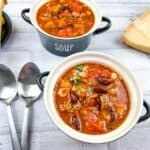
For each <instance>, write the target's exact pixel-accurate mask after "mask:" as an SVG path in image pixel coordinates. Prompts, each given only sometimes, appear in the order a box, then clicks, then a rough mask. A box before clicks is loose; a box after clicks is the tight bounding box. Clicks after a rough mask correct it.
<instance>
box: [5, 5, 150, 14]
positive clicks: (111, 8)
mask: <svg viewBox="0 0 150 150" xmlns="http://www.w3.org/2000/svg"><path fill="white" fill-rule="evenodd" d="M31 6H32V3H11V4H10V5H8V6H7V7H6V8H5V11H6V12H7V13H8V14H9V15H10V16H20V13H21V10H22V9H24V8H30V7H31ZM149 6H150V5H149V4H140V5H138V4H132V5H131V4H129V5H127V6H126V7H125V6H124V4H123V3H119V4H118V3H116V4H109V3H108V4H107V3H102V4H99V3H98V8H99V9H100V10H101V12H102V13H103V15H105V16H122V17H123V16H129V17H130V16H132V15H139V14H140V13H142V12H143V11H144V10H145V9H148V8H149ZM124 7H125V8H124Z"/></svg>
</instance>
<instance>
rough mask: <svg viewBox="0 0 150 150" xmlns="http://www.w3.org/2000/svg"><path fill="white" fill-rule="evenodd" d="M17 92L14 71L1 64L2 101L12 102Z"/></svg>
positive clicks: (0, 96) (0, 87) (0, 93)
mask: <svg viewBox="0 0 150 150" xmlns="http://www.w3.org/2000/svg"><path fill="white" fill-rule="evenodd" d="M16 94H17V84H16V79H15V76H14V74H13V73H12V71H11V70H10V69H9V68H7V67H6V66H5V65H2V64H0V101H2V102H4V103H5V104H10V103H11V102H12V101H13V100H14V97H15V96H16Z"/></svg>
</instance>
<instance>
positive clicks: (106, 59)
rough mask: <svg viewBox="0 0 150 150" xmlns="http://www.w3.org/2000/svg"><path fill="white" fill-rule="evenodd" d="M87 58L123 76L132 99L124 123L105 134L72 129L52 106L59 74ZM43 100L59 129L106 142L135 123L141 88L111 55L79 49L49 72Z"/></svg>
mask: <svg viewBox="0 0 150 150" xmlns="http://www.w3.org/2000/svg"><path fill="white" fill-rule="evenodd" d="M86 62H95V63H99V64H102V65H105V66H108V67H110V68H112V69H113V70H115V71H116V72H118V73H119V74H120V75H121V76H122V77H123V79H124V81H125V83H126V85H127V87H128V92H129V95H130V101H131V108H130V111H129V114H128V116H127V118H126V120H125V121H124V123H123V124H122V125H121V126H120V127H119V128H117V129H115V130H113V131H112V132H109V133H107V134H102V135H88V134H83V133H80V132H78V131H75V130H74V129H72V128H70V127H69V126H68V125H66V124H65V123H64V122H63V121H62V119H61V118H60V116H59V114H58V112H57V110H56V108H55V103H54V97H53V95H54V87H55V84H56V82H57V81H58V79H59V78H60V76H61V75H62V74H63V73H64V72H65V71H66V70H68V69H69V68H70V67H72V66H75V65H77V64H81V63H86ZM44 100H45V105H46V108H47V111H48V113H49V115H50V117H51V119H52V120H53V122H54V123H55V124H56V125H57V127H58V128H59V129H61V130H62V131H63V132H64V133H66V134H67V135H69V136H70V137H72V138H75V139H77V140H80V141H84V142H88V143H106V142H110V141H113V140H115V139H118V138H120V137H122V136H123V135H125V134H126V133H127V132H128V131H129V130H131V128H133V126H134V125H135V124H136V123H137V121H138V119H139V117H140V114H141V109H142V106H143V99H142V94H141V90H140V88H139V86H138V83H137V81H136V80H135V77H134V76H133V74H132V73H131V72H130V71H129V70H128V69H127V68H126V67H124V66H123V65H121V64H120V63H119V62H118V61H116V60H115V59H114V58H112V57H110V56H108V55H106V54H102V53H99V52H82V53H78V54H75V55H72V56H70V57H68V58H66V59H64V60H63V61H62V62H61V63H59V64H58V65H57V66H56V67H54V69H53V70H52V71H51V73H50V75H49V76H48V78H47V81H46V84H45V91H44Z"/></svg>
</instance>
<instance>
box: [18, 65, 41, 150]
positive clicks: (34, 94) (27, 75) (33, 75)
mask: <svg viewBox="0 0 150 150" xmlns="http://www.w3.org/2000/svg"><path fill="white" fill-rule="evenodd" d="M39 74H40V70H39V69H38V67H37V66H36V65H35V64H34V63H27V64H26V65H24V67H23V68H22V70H21V72H20V74H19V78H18V93H19V95H20V96H21V97H22V99H23V100H24V102H25V105H26V108H25V113H24V121H23V129H22V136H21V147H22V150H28V149H29V108H30V106H31V104H33V102H35V101H36V100H37V99H38V98H39V96H40V94H41V90H40V89H39V87H38V85H37V78H38V76H39ZM30 113H31V112H30ZM30 115H31V114H30Z"/></svg>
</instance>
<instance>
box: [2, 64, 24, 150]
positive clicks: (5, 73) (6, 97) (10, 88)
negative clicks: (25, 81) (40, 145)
mask: <svg viewBox="0 0 150 150" xmlns="http://www.w3.org/2000/svg"><path fill="white" fill-rule="evenodd" d="M16 94H17V83H16V79H15V76H14V74H13V73H12V71H11V70H10V69H9V68H7V67H6V66H4V65H2V64H0V101H2V102H3V103H5V104H6V105H7V113H8V121H9V127H10V134H11V140H12V145H13V149H14V150H21V146H20V143H19V139H18V136H17V132H16V128H15V123H14V120H13V115H12V111H11V107H10V105H11V102H12V101H13V100H14V98H15V97H16Z"/></svg>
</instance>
